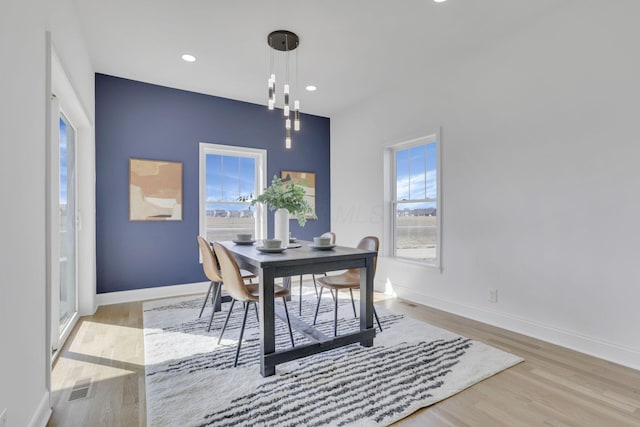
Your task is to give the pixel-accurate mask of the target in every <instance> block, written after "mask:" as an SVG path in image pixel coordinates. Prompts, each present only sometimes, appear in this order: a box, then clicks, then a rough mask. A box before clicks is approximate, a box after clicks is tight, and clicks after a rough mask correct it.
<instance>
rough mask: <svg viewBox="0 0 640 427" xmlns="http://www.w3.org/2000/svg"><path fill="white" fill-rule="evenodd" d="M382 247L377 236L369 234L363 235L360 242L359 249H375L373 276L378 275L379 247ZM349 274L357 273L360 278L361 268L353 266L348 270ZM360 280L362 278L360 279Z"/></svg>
mask: <svg viewBox="0 0 640 427" xmlns="http://www.w3.org/2000/svg"><path fill="white" fill-rule="evenodd" d="M379 247H380V240H379V239H378V238H377V237H376V236H367V237H363V238H362V239H361V240H360V243H358V249H364V250H367V251H374V252H375V253H376V256H375V257H374V258H373V276H374V277H375V275H376V267H377V266H378V256H377V253H378V248H379ZM347 274H349V275H356V276H358V278H359V277H360V269H359V268H352V269H350V270H348V271H347ZM358 280H360V279H358Z"/></svg>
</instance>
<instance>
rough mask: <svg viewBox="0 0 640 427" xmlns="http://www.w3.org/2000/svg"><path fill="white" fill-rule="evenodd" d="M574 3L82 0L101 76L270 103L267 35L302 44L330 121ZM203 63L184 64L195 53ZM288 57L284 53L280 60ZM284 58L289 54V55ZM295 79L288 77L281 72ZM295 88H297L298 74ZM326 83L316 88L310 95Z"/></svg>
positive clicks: (302, 61) (304, 99)
mask: <svg viewBox="0 0 640 427" xmlns="http://www.w3.org/2000/svg"><path fill="white" fill-rule="evenodd" d="M570 1H572V0H448V1H447V2H445V3H439V4H438V3H434V2H433V1H432V0H395V1H392V0H384V1H383V0H316V1H313V0H269V1H265V0H226V1H222V0H75V4H76V8H77V11H78V15H79V19H80V22H81V26H82V28H83V31H84V34H85V37H86V42H87V45H88V48H89V52H90V55H91V59H92V62H93V65H94V69H95V71H96V72H99V73H104V74H110V75H114V76H119V77H125V78H129V79H134V80H139V81H144V82H149V83H155V84H159V85H164V86H170V87H175V88H180V89H186V90H191V91H195V92H201V93H206V94H211V95H216V96H222V97H225V98H232V99H237V100H241V101H247V102H252V103H257V104H263V105H266V98H267V78H268V75H269V52H270V50H269V47H268V46H267V35H268V34H269V33H270V32H271V31H273V30H278V29H286V30H290V31H293V32H295V33H297V34H298V36H299V37H300V47H299V48H298V55H299V58H298V60H299V71H298V77H299V87H300V90H299V94H300V96H299V98H300V100H301V104H302V105H301V110H302V111H303V112H305V113H311V114H316V115H321V116H327V117H330V116H332V115H334V114H336V113H338V112H339V111H341V110H343V109H345V108H348V107H349V106H352V105H355V104H357V103H358V102H359V101H362V100H364V99H366V98H369V97H371V95H372V94H373V93H375V91H376V90H377V89H380V88H381V87H382V88H384V87H388V86H391V85H392V84H393V82H394V79H397V78H400V77H399V76H402V75H403V71H406V70H416V69H420V68H422V69H424V70H425V78H428V68H429V67H430V66H433V64H438V63H443V61H452V60H455V59H456V58H457V57H461V56H463V55H465V54H468V53H469V52H471V51H473V50H475V49H478V48H480V47H482V46H484V45H487V44H491V43H495V42H497V41H499V40H500V39H503V38H505V37H509V35H510V34H513V33H514V32H516V31H519V30H520V29H522V28H524V27H526V26H528V25H531V24H532V23H534V22H535V21H537V20H539V19H540V18H541V17H542V16H544V15H546V14H549V13H551V12H553V11H554V10H555V9H557V8H558V7H561V6H563V5H564V4H566V3H567V2H570ZM186 52H188V53H192V54H193V55H195V56H196V57H197V59H198V60H197V61H196V62H194V63H186V62H184V61H182V59H180V56H181V54H183V53H186ZM280 55H282V54H280ZM277 58H279V59H281V60H282V61H280V63H282V62H283V57H282V56H278V57H277ZM294 63H295V55H293V54H292V56H291V71H292V74H293V70H295V67H294V66H293V64H294ZM278 79H279V83H281V82H282V81H283V79H282V73H279V75H278ZM291 82H292V83H294V80H293V76H292V79H291ZM307 84H315V85H316V86H317V87H318V90H317V91H316V92H313V93H310V92H306V91H304V90H303V88H304V86H306V85H307Z"/></svg>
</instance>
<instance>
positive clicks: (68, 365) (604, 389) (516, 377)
mask: <svg viewBox="0 0 640 427" xmlns="http://www.w3.org/2000/svg"><path fill="white" fill-rule="evenodd" d="M376 300H377V302H376V304H377V305H380V306H383V307H386V308H388V309H390V310H392V311H395V312H398V313H404V314H406V315H407V316H410V317H413V318H416V319H420V320H423V321H425V322H429V323H431V324H433V325H435V326H439V327H441V328H445V329H448V330H450V331H452V332H455V333H458V334H460V335H464V336H466V337H470V338H473V339H476V340H479V341H482V342H484V343H487V344H489V345H492V346H494V347H497V348H500V349H502V350H505V351H508V352H511V353H514V354H516V355H519V356H521V357H523V358H524V359H526V361H525V362H524V363H520V364H519V365H516V366H515V367H513V368H510V369H507V370H506V371H503V372H501V373H499V374H498V375H495V376H493V377H491V378H489V379H487V380H485V381H482V382H481V383H479V384H476V385H474V386H473V387H471V388H469V389H467V390H465V391H463V392H461V393H458V394H457V395H455V396H453V397H450V398H449V399H446V400H444V401H442V402H440V403H437V404H435V405H433V406H431V407H429V408H425V409H422V410H421V411H418V412H417V413H415V414H413V415H412V416H410V417H409V418H406V419H404V420H402V421H401V422H400V423H398V425H402V426H405V427H406V426H542V425H544V426H635V427H638V426H640V371H635V370H632V369H629V368H625V367H622V366H619V365H616V364H613V363H610V362H606V361H603V360H600V359H596V358H594V357H590V356H586V355H584V354H581V353H577V352H574V351H571V350H567V349H565V348H562V347H558V346H555V345H552V344H548V343H545V342H542V341H538V340H535V339H532V338H529V337H525V336H523V335H519V334H515V333H512V332H508V331H505V330H503V329H499V328H495V327H492V326H488V325H485V324H482V323H479V322H475V321H472V320H469V319H465V318H462V317H459V316H455V315H452V314H449V313H445V312H442V311H439V310H435V309H432V308H428V307H424V306H421V305H418V304H413V303H411V302H408V301H404V300H401V299H385V298H384V297H383V296H380V295H378V296H377V298H376ZM143 345H144V343H143V336H142V304H141V303H139V302H138V303H128V304H115V305H110V306H104V307H100V308H99V309H98V311H97V313H96V314H95V315H93V316H89V317H84V318H82V319H80V321H79V322H78V325H77V326H76V328H75V330H74V332H73V334H72V335H71V337H70V338H69V341H68V342H67V345H65V347H64V348H63V350H62V353H61V354H60V357H59V358H58V360H57V361H56V363H55V365H54V368H53V372H52V389H53V415H52V417H51V419H50V421H49V423H48V426H49V427H74V426H78V427H85V426H92V427H93V426H127V427H128V426H144V425H146V420H145V384H144V381H145V380H144V349H143ZM86 379H91V380H92V386H91V388H90V390H89V396H88V397H87V398H85V399H79V400H74V401H71V402H69V396H70V393H71V391H72V389H73V388H74V386H76V388H77V387H78V384H82V380H86ZM150 427H151V426H150ZM176 427H178V426H176Z"/></svg>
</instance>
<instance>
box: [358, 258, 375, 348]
mask: <svg viewBox="0 0 640 427" xmlns="http://www.w3.org/2000/svg"><path fill="white" fill-rule="evenodd" d="M365 266H366V267H365V268H361V269H360V330H361V331H363V330H366V329H371V328H373V257H370V258H367V259H366V260H365ZM360 345H362V346H363V347H371V346H373V338H369V339H366V340H363V341H360Z"/></svg>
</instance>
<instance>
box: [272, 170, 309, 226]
mask: <svg viewBox="0 0 640 427" xmlns="http://www.w3.org/2000/svg"><path fill="white" fill-rule="evenodd" d="M280 178H281V179H282V181H283V182H284V183H289V182H293V183H294V184H296V185H299V186H301V187H304V191H305V199H306V200H307V202H309V205H311V209H312V210H313V212H312V213H311V214H310V215H307V219H314V218H315V217H316V174H315V173H314V172H295V171H281V172H280Z"/></svg>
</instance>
